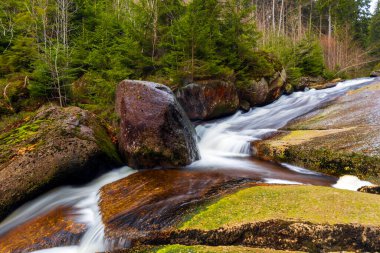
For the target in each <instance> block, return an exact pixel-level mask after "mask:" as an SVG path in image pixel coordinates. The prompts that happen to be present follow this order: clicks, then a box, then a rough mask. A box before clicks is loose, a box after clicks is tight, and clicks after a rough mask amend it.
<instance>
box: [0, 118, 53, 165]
mask: <svg viewBox="0 0 380 253" xmlns="http://www.w3.org/2000/svg"><path fill="white" fill-rule="evenodd" d="M45 122H48V120H35V121H30V122H27V123H25V124H23V125H22V126H20V127H18V128H16V129H13V130H11V131H8V132H6V133H3V134H1V135H0V163H2V162H5V161H7V160H9V159H10V158H11V157H12V156H13V155H14V152H15V148H17V149H18V150H21V151H22V149H28V148H31V147H30V145H36V144H34V143H27V144H25V145H23V146H18V145H20V144H21V143H22V142H24V141H26V140H28V139H30V138H32V137H33V136H34V135H36V134H37V133H38V130H39V128H40V126H41V124H43V123H45ZM28 145H29V146H28Z"/></svg>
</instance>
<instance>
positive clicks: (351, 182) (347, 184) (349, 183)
mask: <svg viewBox="0 0 380 253" xmlns="http://www.w3.org/2000/svg"><path fill="white" fill-rule="evenodd" d="M372 185H373V184H372V183H370V182H368V181H362V180H360V179H359V178H358V177H355V176H343V177H341V178H339V180H338V182H337V183H336V184H334V185H333V187H334V188H337V189H343V190H350V191H357V190H359V188H361V187H363V186H372Z"/></svg>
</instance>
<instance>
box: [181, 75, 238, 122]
mask: <svg viewBox="0 0 380 253" xmlns="http://www.w3.org/2000/svg"><path fill="white" fill-rule="evenodd" d="M176 95H177V99H178V101H179V102H180V104H181V105H182V107H183V108H184V110H185V112H186V113H187V115H188V116H189V118H190V119H191V120H209V119H214V118H218V117H222V116H226V115H231V114H233V113H235V112H236V111H237V110H238V108H239V97H238V94H237V91H236V88H235V85H234V84H233V83H229V82H224V81H220V80H208V81H197V82H196V83H191V84H188V85H186V86H185V87H183V88H180V89H179V90H178V91H177V93H176Z"/></svg>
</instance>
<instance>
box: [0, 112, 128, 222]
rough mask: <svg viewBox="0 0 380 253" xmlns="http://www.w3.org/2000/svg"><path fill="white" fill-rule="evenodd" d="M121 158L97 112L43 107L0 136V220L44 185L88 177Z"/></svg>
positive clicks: (79, 180) (42, 188)
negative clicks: (94, 113)
mask: <svg viewBox="0 0 380 253" xmlns="http://www.w3.org/2000/svg"><path fill="white" fill-rule="evenodd" d="M120 163H121V162H120V158H119V156H118V154H117V149H116V148H115V146H114V144H113V143H112V141H111V140H110V138H109V137H108V134H107V131H106V129H105V128H104V127H103V126H102V125H101V124H100V123H99V120H98V118H97V117H96V116H95V115H93V114H91V113H89V112H88V111H85V110H82V109H80V108H77V107H67V108H60V107H57V106H53V105H50V106H44V107H42V108H41V109H39V111H38V112H37V114H36V115H35V116H34V117H33V118H30V119H29V120H26V121H25V122H24V123H23V124H22V125H21V126H19V127H17V128H15V129H12V130H8V131H7V132H5V133H2V134H1V135H0V219H2V218H4V217H5V215H7V214H8V213H9V212H11V211H12V210H14V209H15V208H16V207H18V206H19V205H21V204H22V203H24V202H26V201H28V200H30V199H31V198H33V197H35V196H37V195H38V194H40V193H43V192H45V191H46V190H49V189H52V188H53V187H56V186H58V185H62V184H73V183H79V182H85V181H88V180H90V179H92V178H93V177H94V176H96V175H98V174H99V173H100V172H102V171H103V170H106V169H110V168H111V167H113V166H116V165H118V164H120Z"/></svg>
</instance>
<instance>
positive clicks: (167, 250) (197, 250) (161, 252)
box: [147, 244, 294, 253]
mask: <svg viewBox="0 0 380 253" xmlns="http://www.w3.org/2000/svg"><path fill="white" fill-rule="evenodd" d="M147 252H148V251H147ZM149 252H157V253H193V252H194V253H214V252H215V253H217V252H226V253H229V252H231V253H240V252H255V253H272V252H285V251H281V250H272V249H257V248H248V247H240V246H219V247H210V246H184V245H178V244H176V245H168V246H163V247H159V248H156V249H152V250H150V251H149ZM286 252H290V251H286ZM292 252H294V251H292Z"/></svg>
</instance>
